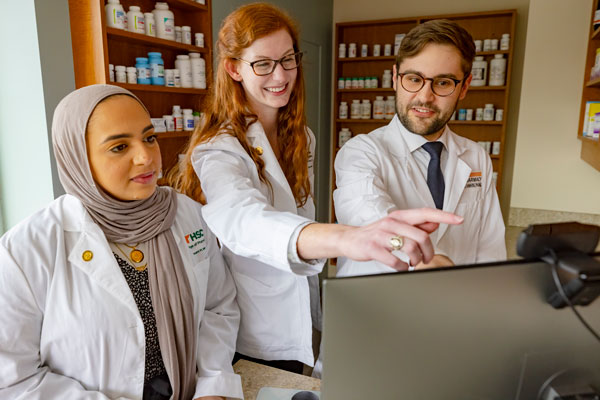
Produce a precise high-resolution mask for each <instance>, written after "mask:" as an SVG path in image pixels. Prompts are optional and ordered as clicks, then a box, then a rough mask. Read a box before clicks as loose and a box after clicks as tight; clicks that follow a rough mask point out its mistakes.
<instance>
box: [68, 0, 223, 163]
mask: <svg viewBox="0 0 600 400" xmlns="http://www.w3.org/2000/svg"><path fill="white" fill-rule="evenodd" d="M167 2H168V4H169V9H170V10H171V11H172V12H173V14H174V17H175V25H176V26H186V25H187V26H190V27H191V31H192V45H189V44H183V43H178V42H175V41H172V40H165V39H159V38H155V37H151V36H146V35H142V34H138V33H133V32H128V31H124V30H121V29H115V28H109V27H107V26H106V21H105V19H106V16H105V11H104V5H105V1H104V0H69V14H70V23H71V39H72V43H73V64H74V69H75V85H76V87H77V88H80V87H83V86H87V85H91V84H95V83H111V82H110V81H109V72H108V64H113V65H125V66H135V59H136V57H148V52H160V53H161V54H162V59H163V60H164V64H165V69H172V68H175V59H176V57H177V55H178V54H188V53H190V52H196V53H201V54H202V58H204V60H205V63H206V81H207V86H208V85H210V83H211V81H212V48H211V46H212V42H213V41H212V16H211V0H206V5H202V4H199V3H196V2H194V1H192V0H168V1H167ZM121 4H122V5H123V8H124V9H125V11H128V10H129V7H130V6H134V5H135V6H140V8H141V11H142V12H151V11H152V10H153V9H154V5H155V1H152V0H121ZM198 32H201V33H203V34H204V47H197V46H195V45H193V43H194V34H195V33H198ZM113 84H115V85H119V86H121V87H124V88H126V89H128V90H130V91H132V92H133V93H134V94H135V95H136V96H138V97H139V98H140V100H141V101H142V102H143V103H144V104H145V105H146V107H147V108H148V110H149V111H150V115H151V116H152V117H157V118H158V117H162V116H163V115H167V114H171V112H172V107H173V105H175V104H178V105H180V106H181V108H182V109H183V108H191V109H193V110H200V111H201V110H202V102H203V100H204V98H205V96H206V95H207V94H208V91H207V90H205V89H191V88H190V89H188V88H174V87H165V86H156V85H138V84H125V83H113ZM189 137H190V132H166V133H159V134H158V138H159V143H160V148H161V153H162V158H163V169H164V170H165V171H166V170H167V169H168V168H170V167H171V166H172V165H174V163H175V162H176V161H177V155H178V154H179V153H181V152H182V151H183V149H184V147H185V145H186V143H187V141H188V139H189Z"/></svg>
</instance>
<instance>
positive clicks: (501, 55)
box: [494, 54, 504, 58]
mask: <svg viewBox="0 0 600 400" xmlns="http://www.w3.org/2000/svg"><path fill="white" fill-rule="evenodd" d="M494 58H504V54H494Z"/></svg>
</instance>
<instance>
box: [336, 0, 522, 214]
mask: <svg viewBox="0 0 600 400" xmlns="http://www.w3.org/2000/svg"><path fill="white" fill-rule="evenodd" d="M529 1H530V0H487V1H480V0H454V1H443V0H430V1H420V2H419V1H413V2H407V1H402V2H401V1H394V0H370V1H369V2H368V7H366V6H365V4H366V3H365V2H364V1H363V0H334V1H333V22H334V24H335V23H337V22H346V21H359V20H373V19H389V18H403V17H416V16H424V15H438V14H458V13H468V12H476V11H493V10H507V9H516V10H517V24H516V33H515V37H514V38H511V41H512V45H514V46H515V47H514V62H513V65H512V67H513V69H512V82H511V93H510V99H509V104H510V106H509V107H508V112H507V118H508V120H507V128H506V143H505V159H504V171H503V172H504V174H503V175H504V176H503V182H502V192H501V193H499V195H500V200H501V203H502V211H503V213H504V215H505V217H506V216H508V208H509V205H510V193H511V186H512V179H513V163H514V154H515V145H516V138H517V123H518V119H519V104H520V97H521V79H522V76H523V64H522V62H519V60H523V58H524V54H525V39H526V33H527V18H528V13H529ZM332 40H335V39H334V38H332Z"/></svg>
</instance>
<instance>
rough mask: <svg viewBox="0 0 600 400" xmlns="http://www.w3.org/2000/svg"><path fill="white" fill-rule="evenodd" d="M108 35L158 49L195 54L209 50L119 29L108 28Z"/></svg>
mask: <svg viewBox="0 0 600 400" xmlns="http://www.w3.org/2000/svg"><path fill="white" fill-rule="evenodd" d="M106 34H107V36H108V38H109V39H110V38H126V39H127V40H131V41H136V42H139V43H144V44H149V45H154V46H157V47H163V48H169V49H175V50H185V51H192V52H195V53H206V52H207V49H206V48H205V47H198V46H194V45H191V44H185V43H179V42H176V41H174V40H168V39H160V38H156V37H153V36H148V35H142V34H141V33H134V32H129V31H124V30H122V29H117V28H109V27H107V28H106Z"/></svg>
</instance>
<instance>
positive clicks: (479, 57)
mask: <svg viewBox="0 0 600 400" xmlns="http://www.w3.org/2000/svg"><path fill="white" fill-rule="evenodd" d="M475 61H483V56H475Z"/></svg>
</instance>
